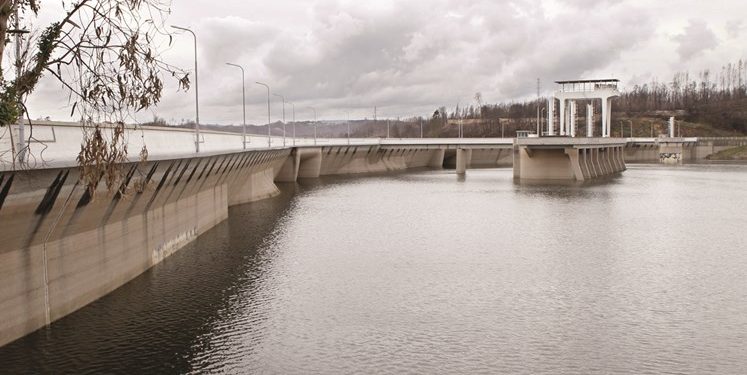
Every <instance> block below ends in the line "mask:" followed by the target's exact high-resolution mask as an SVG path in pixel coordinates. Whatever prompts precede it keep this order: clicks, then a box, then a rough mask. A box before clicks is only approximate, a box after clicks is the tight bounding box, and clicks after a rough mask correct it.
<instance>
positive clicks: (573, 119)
mask: <svg viewBox="0 0 747 375" xmlns="http://www.w3.org/2000/svg"><path fill="white" fill-rule="evenodd" d="M570 112H571V115H570V117H571V121H570V122H569V123H568V128H569V130H570V131H569V132H568V133H569V134H570V136H571V137H575V136H576V101H575V100H571V110H570Z"/></svg>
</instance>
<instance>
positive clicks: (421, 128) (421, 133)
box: [420, 117, 423, 138]
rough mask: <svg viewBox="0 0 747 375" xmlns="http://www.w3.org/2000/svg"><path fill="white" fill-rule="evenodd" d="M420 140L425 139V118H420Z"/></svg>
mask: <svg viewBox="0 0 747 375" xmlns="http://www.w3.org/2000/svg"><path fill="white" fill-rule="evenodd" d="M420 138H423V118H422V117H421V118H420Z"/></svg>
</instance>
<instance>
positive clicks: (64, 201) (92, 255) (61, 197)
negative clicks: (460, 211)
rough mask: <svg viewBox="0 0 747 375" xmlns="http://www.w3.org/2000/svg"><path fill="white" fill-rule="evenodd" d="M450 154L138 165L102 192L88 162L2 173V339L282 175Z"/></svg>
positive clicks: (419, 149)
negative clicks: (84, 166) (82, 170)
mask: <svg viewBox="0 0 747 375" xmlns="http://www.w3.org/2000/svg"><path fill="white" fill-rule="evenodd" d="M496 152H497V151H496ZM483 153H485V152H483ZM444 154H445V150H444V148H442V147H438V146H432V145H415V146H378V145H357V146H324V147H299V148H284V149H271V150H252V151H243V152H233V153H227V154H223V155H213V156H193V157H188V158H184V159H169V160H159V161H151V162H147V163H128V164H123V165H122V173H123V179H122V183H121V186H120V187H121V189H119V190H121V191H123V192H124V193H120V192H118V191H116V190H118V189H115V192H113V193H112V192H109V191H108V190H107V189H106V187H105V186H104V183H103V182H102V183H100V184H99V186H98V188H97V190H96V192H95V194H94V196H93V197H92V196H91V195H90V194H89V193H88V189H86V188H85V186H84V184H82V183H81V182H80V175H79V170H78V168H77V167H66V168H51V169H34V170H22V171H2V172H0V223H2V225H1V226H0V241H1V243H2V244H3V246H2V247H1V248H0V345H4V344H6V343H8V342H10V341H13V340H15V339H17V338H19V337H22V336H24V335H26V334H28V333H30V332H32V331H34V330H36V329H39V328H41V327H44V326H45V325H48V324H50V323H51V322H54V321H55V320H57V319H59V318H62V317H64V316H65V315H67V314H70V313H72V312H74V311H75V310H77V309H79V308H81V307H83V306H85V305H87V304H88V303H90V302H92V301H95V300H96V299H98V298H100V297H102V296H104V295H106V294H107V293H109V292H111V291H113V290H114V289H116V288H118V287H119V286H121V285H123V284H125V283H127V282H128V281H130V280H132V279H133V278H135V277H136V276H138V275H140V274H141V273H142V272H144V271H146V270H147V269H149V268H150V267H152V266H153V265H155V264H157V263H159V262H161V261H163V260H164V259H165V258H167V257H168V256H169V255H171V254H173V253H174V252H176V251H178V250H179V249H180V248H182V247H183V246H184V245H186V244H187V243H189V242H191V241H192V240H193V239H195V238H196V237H197V236H199V235H200V234H202V233H204V232H205V231H207V230H209V229H210V228H212V227H213V226H215V225H216V224H218V223H220V222H221V221H223V220H225V219H226V218H227V217H228V207H229V206H232V205H237V204H243V203H248V202H252V201H256V200H260V199H264V198H267V197H271V196H274V195H276V194H277V193H279V190H278V188H277V186H276V185H275V182H276V181H278V182H279V181H296V180H297V179H303V178H315V177H319V176H324V175H334V174H348V173H366V172H385V171H393V170H403V169H407V168H419V167H439V168H440V167H441V166H442V165H443V160H444ZM489 159H490V158H489ZM494 160H498V155H497V153H496V156H495V159H494Z"/></svg>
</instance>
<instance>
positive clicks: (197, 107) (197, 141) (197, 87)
mask: <svg viewBox="0 0 747 375" xmlns="http://www.w3.org/2000/svg"><path fill="white" fill-rule="evenodd" d="M171 27H173V28H175V29H177V30H182V31H187V32H189V33H190V34H192V38H193V39H194V43H195V151H196V152H197V153H199V152H200V85H199V80H198V78H197V34H195V33H194V31H192V30H190V29H188V28H186V27H181V26H175V25H171Z"/></svg>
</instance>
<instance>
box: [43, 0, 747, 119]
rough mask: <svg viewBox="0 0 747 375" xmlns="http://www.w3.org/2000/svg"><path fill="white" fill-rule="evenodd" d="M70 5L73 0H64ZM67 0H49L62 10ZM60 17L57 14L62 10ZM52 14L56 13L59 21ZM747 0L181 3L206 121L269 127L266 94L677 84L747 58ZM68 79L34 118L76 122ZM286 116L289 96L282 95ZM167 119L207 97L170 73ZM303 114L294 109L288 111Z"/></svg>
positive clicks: (365, 101) (302, 100)
mask: <svg viewBox="0 0 747 375" xmlns="http://www.w3.org/2000/svg"><path fill="white" fill-rule="evenodd" d="M55 1H59V0H55ZM53 2H54V1H53V0H46V1H44V2H43V3H42V5H43V6H46V9H45V10H46V11H47V12H48V13H46V14H44V15H42V19H45V17H48V18H53V17H55V16H58V15H59V13H57V14H56V15H55V14H54V12H55V11H57V12H59V10H55V9H54V6H53V5H50V3H53ZM49 12H51V13H49ZM50 14H52V15H50ZM745 15H747V1H744V0H711V1H702V0H677V1H674V0H672V1H666V0H640V1H639V0H631V1H605V0H542V1H539V0H533V1H529V0H526V1H522V0H516V1H502V0H397V1H393V0H386V1H382V0H366V1H361V0H349V1H348V0H338V1H332V0H330V1H326V0H319V1H313V0H275V1H247V0H174V1H173V3H172V14H171V16H170V18H169V20H168V21H167V22H168V23H169V24H176V25H181V26H187V27H191V28H192V29H193V30H194V31H195V32H196V33H197V35H198V45H199V47H198V50H199V51H198V52H199V54H198V61H199V79H200V80H199V85H200V87H199V88H200V120H201V122H202V123H220V124H232V123H233V124H240V123H241V86H240V85H241V79H240V72H239V70H238V69H236V68H231V67H229V66H226V65H225V63H226V62H233V63H237V64H241V65H243V66H244V67H245V68H246V73H247V77H246V84H247V86H246V89H247V121H248V122H249V123H256V124H262V123H265V122H266V118H267V117H266V113H267V112H266V110H267V108H266V91H265V89H264V88H263V87H260V86H258V85H256V84H254V82H255V81H262V82H266V83H269V84H270V86H271V87H272V91H273V92H274V93H280V94H283V95H285V96H286V99H287V100H289V101H293V102H295V103H296V119H297V120H306V119H310V118H313V114H312V112H311V110H310V109H308V107H309V106H314V107H316V108H317V110H318V113H319V118H320V119H344V118H345V117H346V115H347V114H346V113H347V112H349V113H350V117H351V118H363V117H369V118H370V117H372V116H373V107H374V106H378V114H379V117H380V118H385V117H397V116H402V117H406V116H411V115H428V114H431V113H432V112H433V110H434V109H435V108H437V107H439V106H442V105H445V106H447V107H453V106H454V105H456V104H457V102H461V103H462V104H464V103H473V96H474V94H475V92H478V91H479V92H481V93H482V95H483V97H484V101H485V102H486V103H496V102H501V101H510V100H522V99H525V98H528V97H533V96H535V95H536V79H537V78H540V79H541V80H542V90H543V92H545V93H547V92H549V91H550V90H552V89H553V88H554V84H553V83H552V82H553V81H555V80H560V79H577V78H578V79H592V78H619V79H620V80H622V86H623V87H632V86H633V85H634V84H636V83H643V82H648V81H650V80H651V79H652V78H653V77H659V78H660V79H662V80H669V79H670V78H671V76H672V73H674V72H676V71H681V70H690V71H691V72H696V71H698V70H700V69H704V68H711V69H720V67H721V66H722V65H724V64H726V63H727V62H736V61H738V60H739V59H740V58H745V57H747V51H745V46H746V45H747V43H745V41H747V21H743V19H745V18H746V17H745ZM163 56H164V58H165V59H166V60H167V61H168V62H170V63H173V64H176V65H179V66H182V67H184V68H188V69H190V70H191V69H192V61H193V49H192V40H191V36H189V35H187V34H180V35H177V36H176V38H175V43H174V45H173V46H172V48H171V49H170V50H169V51H167V52H165V53H164V55H163ZM63 97H65V96H64V95H63V91H62V89H61V87H60V85H59V84H57V83H54V81H52V80H44V81H43V82H42V85H41V86H40V87H39V89H38V90H37V91H36V92H35V93H34V94H33V96H32V98H31V99H30V110H31V112H32V116H33V117H39V116H52V117H53V118H55V119H59V120H75V119H71V118H70V117H69V109H68V107H67V102H66V101H64V99H61V98H63ZM272 99H273V100H272V120H273V121H276V120H279V119H280V117H281V115H282V113H281V102H280V99H279V98H276V97H273V98H272ZM154 114H157V115H158V116H161V117H163V118H165V119H167V120H168V121H176V122H177V123H178V122H179V121H181V120H182V119H194V92H192V91H190V92H188V93H184V92H177V91H176V86H175V84H173V82H171V81H169V80H168V79H167V86H166V88H165V93H164V97H163V99H162V101H161V103H160V104H159V105H158V107H157V108H153V109H150V110H148V111H146V112H144V113H141V114H140V115H138V119H139V120H141V121H143V120H146V121H147V120H149V119H151V118H152V117H153V115H154ZM286 118H287V120H288V121H290V118H291V110H290V106H289V105H288V106H287V107H286Z"/></svg>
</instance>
